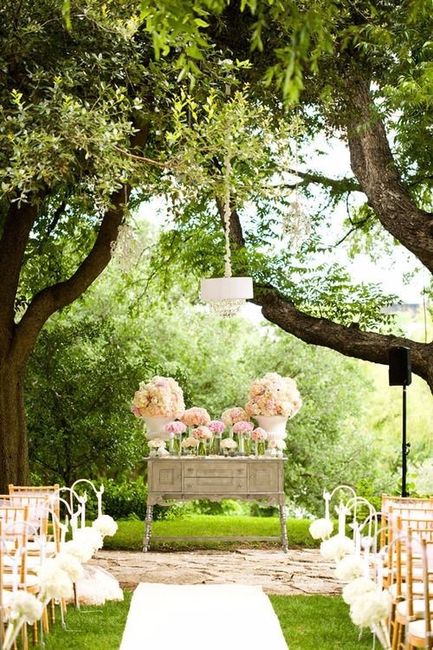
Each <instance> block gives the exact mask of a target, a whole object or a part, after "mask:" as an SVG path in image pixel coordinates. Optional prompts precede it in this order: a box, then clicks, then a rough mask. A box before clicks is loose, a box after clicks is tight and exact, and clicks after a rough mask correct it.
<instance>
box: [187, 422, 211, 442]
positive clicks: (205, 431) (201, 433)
mask: <svg viewBox="0 0 433 650" xmlns="http://www.w3.org/2000/svg"><path fill="white" fill-rule="evenodd" d="M191 435H192V436H193V438H195V439H196V440H210V439H211V438H212V431H211V430H210V429H209V427H205V426H204V425H202V426H200V427H197V428H196V429H193V430H192V431H191Z"/></svg>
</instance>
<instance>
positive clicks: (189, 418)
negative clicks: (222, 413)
mask: <svg viewBox="0 0 433 650" xmlns="http://www.w3.org/2000/svg"><path fill="white" fill-rule="evenodd" d="M180 419H181V420H182V422H183V423H184V424H186V426H187V427H195V426H200V425H205V424H209V422H210V415H209V413H208V412H207V411H206V409H202V408H199V407H198V406H193V407H192V408H190V409H187V410H186V411H185V413H184V414H183V415H182V417H181V418H180Z"/></svg>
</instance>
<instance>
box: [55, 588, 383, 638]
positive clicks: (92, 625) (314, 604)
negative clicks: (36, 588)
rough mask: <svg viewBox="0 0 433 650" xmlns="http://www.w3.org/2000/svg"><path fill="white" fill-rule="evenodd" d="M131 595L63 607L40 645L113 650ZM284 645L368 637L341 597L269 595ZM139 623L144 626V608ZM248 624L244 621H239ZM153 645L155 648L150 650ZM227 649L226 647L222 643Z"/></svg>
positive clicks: (119, 635) (122, 625)
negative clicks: (97, 603)
mask: <svg viewBox="0 0 433 650" xmlns="http://www.w3.org/2000/svg"><path fill="white" fill-rule="evenodd" d="M130 599H131V594H129V593H127V594H126V595H125V601H124V602H123V603H108V604H107V605H105V606H104V607H82V608H81V610H75V609H74V608H73V607H69V609H68V613H67V619H66V621H67V630H63V629H62V627H61V625H60V623H59V622H57V623H56V625H55V626H54V627H53V628H52V630H51V632H50V634H49V635H48V637H47V638H46V646H45V648H46V650H116V648H118V647H119V644H120V640H121V637H122V631H123V628H124V625H125V620H126V616H127V613H128V608H129V602H130ZM271 602H272V604H273V606H274V609H275V611H276V613H277V615H278V618H279V620H280V623H281V627H282V630H283V632H284V636H285V638H286V641H287V643H288V645H289V646H290V650H318V649H320V650H338V649H339V648H341V649H342V650H343V649H344V650H360V649H361V650H362V648H371V636H370V635H369V634H367V633H366V634H365V635H364V637H363V639H362V640H361V641H358V631H357V629H356V628H355V627H354V626H353V625H352V624H351V622H350V619H349V614H348V607H347V605H345V604H344V602H343V601H342V600H341V598H335V597H327V596H271ZM143 624H144V625H146V618H145V612H143ZM245 624H246V625H248V621H246V622H245ZM155 650H158V649H155ZM227 650H231V649H230V648H227Z"/></svg>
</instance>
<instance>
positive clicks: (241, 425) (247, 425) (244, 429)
mask: <svg viewBox="0 0 433 650" xmlns="http://www.w3.org/2000/svg"><path fill="white" fill-rule="evenodd" d="M253 429H254V424H253V423H252V422H245V421H244V420H241V421H240V422H236V424H234V425H233V433H237V434H238V435H240V436H244V435H245V434H248V433H251V431H252V430H253Z"/></svg>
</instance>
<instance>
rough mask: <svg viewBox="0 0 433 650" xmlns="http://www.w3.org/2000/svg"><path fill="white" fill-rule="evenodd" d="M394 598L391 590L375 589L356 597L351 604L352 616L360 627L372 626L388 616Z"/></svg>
mask: <svg viewBox="0 0 433 650" xmlns="http://www.w3.org/2000/svg"><path fill="white" fill-rule="evenodd" d="M391 603H392V598H391V594H390V593H389V591H384V590H382V589H375V590H374V591H369V592H367V593H364V594H363V596H362V597H359V598H356V599H355V600H354V601H353V603H352V604H351V606H350V618H351V619H352V622H353V623H354V624H355V625H359V627H371V626H372V625H377V624H378V623H380V622H381V621H383V620H385V619H386V618H388V616H389V614H390V611H391Z"/></svg>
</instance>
